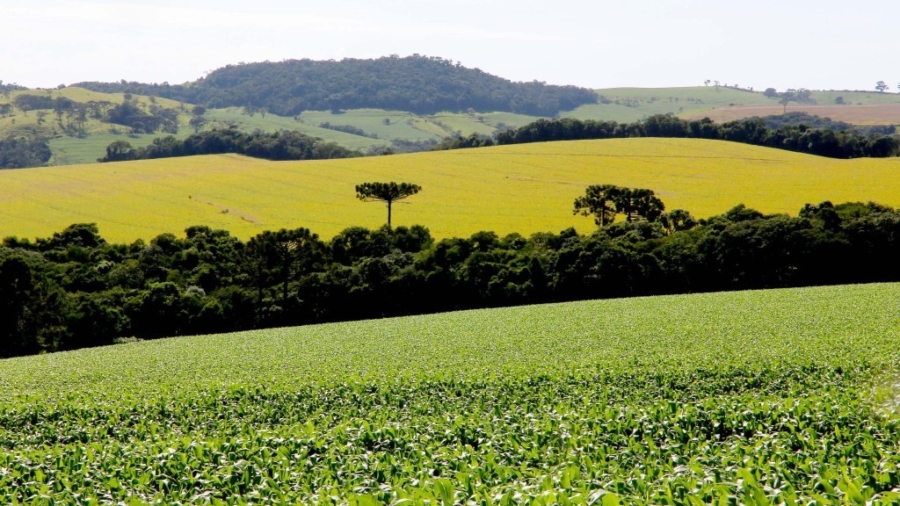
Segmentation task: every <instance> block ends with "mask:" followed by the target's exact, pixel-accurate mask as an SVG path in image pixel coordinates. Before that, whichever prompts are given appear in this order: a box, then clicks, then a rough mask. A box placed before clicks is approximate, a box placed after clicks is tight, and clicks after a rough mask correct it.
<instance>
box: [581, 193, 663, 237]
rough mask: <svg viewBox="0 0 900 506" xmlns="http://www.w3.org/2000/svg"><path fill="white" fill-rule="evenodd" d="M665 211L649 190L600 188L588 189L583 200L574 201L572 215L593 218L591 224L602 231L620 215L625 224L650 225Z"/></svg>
mask: <svg viewBox="0 0 900 506" xmlns="http://www.w3.org/2000/svg"><path fill="white" fill-rule="evenodd" d="M665 210H666V206H665V204H663V202H662V200H660V199H659V198H657V197H656V195H655V194H654V193H653V190H647V189H643V188H633V189H632V188H623V187H620V186H614V185H611V184H604V185H591V186H588V187H587V189H586V190H585V194H584V196H583V197H578V198H576V199H575V209H574V211H573V212H572V214H581V215H582V216H591V215H593V216H594V223H596V224H597V225H599V226H601V227H603V226H606V225H609V224H612V223H613V222H614V221H615V219H616V216H617V215H619V214H624V215H625V221H628V222H632V221H640V220H647V221H649V222H654V221H656V220H657V219H658V218H659V217H660V216H661V215H662V214H663V211H665Z"/></svg>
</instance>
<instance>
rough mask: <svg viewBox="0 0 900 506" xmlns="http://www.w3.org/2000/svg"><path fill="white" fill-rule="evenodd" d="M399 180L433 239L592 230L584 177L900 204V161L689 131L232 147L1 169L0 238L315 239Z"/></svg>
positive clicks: (715, 196) (672, 188)
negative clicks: (343, 154)
mask: <svg viewBox="0 0 900 506" xmlns="http://www.w3.org/2000/svg"><path fill="white" fill-rule="evenodd" d="M390 180H395V181H406V182H412V183H416V184H419V185H422V186H423V190H422V192H421V193H420V194H419V195H416V196H415V197H412V198H410V199H408V200H407V201H404V203H403V204H398V205H396V206H395V208H394V224H395V225H411V224H422V225H425V226H427V227H429V228H430V229H431V231H432V233H433V234H434V235H435V236H436V237H450V236H469V235H471V234H472V233H474V232H477V231H480V230H492V231H495V232H497V233H499V234H501V235H503V234H507V233H511V232H519V233H523V234H526V235H527V234H530V233H533V232H538V231H559V230H562V229H564V228H567V227H576V228H577V229H578V230H579V231H582V232H587V231H589V230H591V229H592V228H593V224H592V222H591V221H590V219H588V218H584V217H581V216H573V215H572V211H571V209H572V202H573V200H574V199H575V197H577V196H579V195H580V194H582V193H583V190H584V188H585V187H586V186H587V185H591V184H604V183H609V184H615V185H619V186H628V187H639V188H650V189H653V190H654V191H656V192H657V194H659V195H660V196H661V198H662V199H663V201H664V202H665V203H666V205H667V207H668V208H669V209H676V208H682V209H687V210H689V211H690V212H692V213H693V214H694V215H695V216H698V217H706V216H711V215H714V214H719V213H722V212H724V211H726V210H727V209H729V208H731V207H732V206H734V205H736V204H738V203H744V204H746V205H747V206H750V207H753V208H757V209H759V210H761V211H764V212H767V213H774V212H780V213H790V214H796V213H797V212H798V210H799V209H800V207H801V206H802V205H803V204H805V203H817V202H821V201H823V200H832V201H834V202H845V201H876V202H878V203H882V204H886V205H891V206H897V205H900V159H897V158H892V159H856V160H835V159H827V158H819V157H814V156H809V155H802V154H797V153H791V152H787V151H781V150H774V149H767V148H759V147H753V146H747V145H743V144H735V143H728V142H721V141H707V140H697V139H693V140H691V139H680V140H674V139H612V140H602V141H575V142H553V143H540V144H526V145H513V146H497V147H492V148H481V149H469V150H455V151H442V152H428V153H416V154H409V155H394V156H381V157H366V158H356V159H344V160H327V161H326V160H317V161H305V162H269V161H264V160H257V159H252V158H245V157H239V156H234V155H218V156H201V157H190V158H172V159H163V160H144V161H136V162H124V163H110V164H89V165H79V166H72V167H65V168H62V167H47V168H35V169H29V170H20V171H3V172H0V216H3V220H2V221H0V235H2V236H10V235H15V236H20V237H35V236H41V237H44V236H48V235H49V234H51V233H53V232H56V231H59V230H61V229H63V228H64V227H66V226H68V225H70V224H72V223H84V222H95V223H97V224H99V227H100V231H101V233H102V234H103V236H104V237H106V238H108V239H110V240H112V241H117V242H122V241H132V240H134V239H137V238H143V239H149V238H152V237H154V236H155V235H157V234H159V233H163V232H173V233H179V232H180V231H182V230H184V229H185V228H186V227H188V226H191V225H208V226H211V227H213V228H222V229H226V230H229V231H231V232H232V233H234V234H235V235H237V236H238V237H241V238H248V237H250V236H252V235H255V234H257V233H259V232H261V231H264V230H274V229H279V228H282V227H286V228H294V227H301V226H303V227H307V228H309V229H311V230H312V231H313V232H316V233H318V234H320V235H322V236H323V237H330V236H332V235H334V234H335V233H337V232H339V231H341V230H342V229H344V228H346V227H349V226H354V225H359V226H365V227H370V228H375V227H378V226H380V225H382V224H383V223H384V221H385V215H386V213H385V210H384V207H383V206H382V205H380V204H373V203H362V202H360V201H358V200H356V198H355V192H354V186H355V185H356V184H359V183H362V182H366V181H390Z"/></svg>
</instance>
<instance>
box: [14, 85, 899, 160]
mask: <svg viewBox="0 0 900 506" xmlns="http://www.w3.org/2000/svg"><path fill="white" fill-rule="evenodd" d="M597 92H598V94H600V95H602V96H604V97H605V98H607V99H609V100H611V101H612V102H613V103H610V104H594V105H585V106H582V107H579V108H578V109H575V110H574V111H567V112H563V113H561V114H560V116H561V117H572V118H577V119H582V120H587V119H594V120H613V121H619V122H632V121H639V120H641V119H643V118H646V117H647V116H650V115H653V114H669V113H671V114H676V115H679V116H682V117H685V118H699V117H703V116H706V115H710V116H712V117H714V118H718V119H719V120H723V121H724V120H732V119H738V118H743V117H747V116H753V115H761V114H778V113H780V112H781V107H780V106H779V105H778V104H777V101H776V100H773V99H769V98H766V97H764V96H763V95H762V94H761V93H758V92H757V93H750V92H746V91H740V90H734V89H731V88H725V87H720V88H718V89H716V88H715V87H714V86H710V87H705V86H697V87H686V88H615V89H603V90H597ZM21 93H30V94H49V95H50V96H53V97H56V96H65V97H67V98H70V99H72V100H75V101H78V102H87V101H91V100H94V101H108V102H112V103H120V102H122V100H124V95H122V94H104V93H96V92H92V91H88V90H85V89H81V88H64V89H62V90H28V91H19V92H14V93H11V94H10V96H9V97H4V96H0V103H4V102H9V101H12V100H13V99H14V98H15V96H16V95H17V94H21ZM838 96H842V97H844V100H845V101H846V102H847V103H848V104H850V105H847V106H844V107H843V108H841V109H840V110H837V111H835V110H831V109H822V111H821V112H819V111H817V110H816V109H815V108H813V109H810V111H809V112H810V113H812V114H816V113H820V114H824V115H830V116H831V117H833V118H834V119H842V120H845V121H849V122H852V123H859V124H891V123H896V122H900V120H898V119H897V113H893V112H889V111H885V110H884V108H883V107H882V108H879V107H878V106H883V105H887V104H892V105H898V104H900V95H898V94H895V93H877V92H829V91H816V92H814V93H813V98H814V99H815V100H816V101H818V103H819V104H820V105H823V106H827V105H833V104H834V99H835V98H836V97H838ZM135 100H137V101H138V102H140V103H143V104H145V105H147V106H149V104H150V99H149V98H148V97H142V96H135ZM157 103H158V104H159V105H161V106H164V107H170V108H175V109H179V110H181V109H182V105H183V107H184V111H185V112H184V113H182V115H181V118H180V121H181V123H182V125H181V129H180V131H179V133H178V134H177V135H176V137H178V138H184V137H187V136H188V135H189V134H190V133H191V132H192V130H191V129H190V127H189V126H188V120H189V119H190V109H191V107H192V106H191V104H180V103H178V102H175V101H172V100H167V99H157ZM856 104H860V105H861V106H862V107H858V106H857V105H856ZM766 106H768V108H766ZM760 107H762V108H760ZM745 108H746V109H745ZM790 108H791V109H792V110H799V109H800V108H801V106H798V105H796V104H793V105H791V106H790ZM48 112H49V111H48ZM14 114H15V115H14V116H11V117H7V118H0V136H3V135H6V134H10V133H16V132H22V131H23V130H31V129H35V128H38V129H39V130H41V131H42V132H44V133H45V134H46V135H48V136H50V137H53V139H52V141H51V142H50V147H51V149H52V150H53V159H51V161H50V165H68V164H77V163H90V162H93V161H94V160H96V159H97V158H99V157H101V156H103V154H104V153H105V149H106V146H108V145H109V144H110V143H111V142H113V141H115V140H126V141H128V142H130V143H131V144H132V145H134V146H143V145H146V144H149V143H150V142H151V141H152V140H153V139H154V138H156V137H160V136H163V135H165V134H162V133H159V134H150V135H140V136H137V137H127V136H125V135H124V133H112V132H115V131H117V130H118V131H120V132H124V131H126V130H127V129H126V128H124V127H116V126H114V125H110V124H107V123H102V122H100V121H98V120H94V119H91V120H89V121H88V123H87V126H86V131H87V133H88V135H87V136H86V137H84V138H75V137H67V136H65V135H64V134H63V131H64V130H63V128H62V126H61V125H58V124H57V121H56V117H55V116H54V115H53V114H52V112H50V113H49V114H47V116H46V117H45V119H44V124H43V125H37V112H36V111H31V112H29V113H28V114H27V115H25V114H23V113H22V112H21V111H18V110H16V111H15V113H14ZM206 118H207V120H208V124H207V126H206V127H205V128H206V129H210V128H217V127H227V126H229V125H235V126H237V127H238V128H239V129H241V130H243V131H247V132H252V131H255V130H263V131H267V132H274V131H277V130H298V131H300V132H302V133H304V134H307V135H312V136H315V137H320V138H322V139H324V140H326V141H330V142H336V143H338V144H340V145H342V146H346V147H348V148H351V149H358V150H361V151H364V152H365V151H367V150H369V149H371V148H373V147H376V146H389V145H390V144H391V141H392V140H394V139H402V140H409V141H426V140H441V139H443V138H444V137H446V136H448V135H453V134H456V133H460V134H462V135H468V134H470V133H472V132H475V133H479V134H482V135H491V134H492V133H493V132H494V131H495V130H496V129H497V128H500V127H504V126H508V127H519V126H522V125H525V124H527V123H530V122H532V121H534V120H536V119H538V118H537V117H534V116H526V115H521V114H512V113H500V112H487V113H485V112H476V113H474V114H465V113H440V114H436V115H433V116H418V115H415V114H412V113H407V112H403V111H385V110H380V109H360V110H351V111H344V112H342V113H339V114H333V113H331V112H330V111H307V112H304V113H303V114H301V115H300V116H299V120H298V119H294V118H285V117H280V116H276V115H273V114H267V115H266V116H265V117H262V116H261V115H259V114H256V115H254V116H249V115H246V114H243V113H242V110H241V109H240V108H227V109H212V110H209V111H208V112H207V114H206ZM385 119H388V120H389V123H390V124H385V123H384V120H385ZM63 121H65V120H63ZM324 122H328V123H331V124H333V125H350V126H354V127H357V128H361V129H362V130H364V131H365V133H366V134H374V135H375V136H377V138H371V137H365V136H359V135H352V134H347V133H343V132H338V131H334V130H330V129H325V128H320V127H319V125H320V124H321V123H324Z"/></svg>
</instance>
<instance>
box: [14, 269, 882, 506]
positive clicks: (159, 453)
mask: <svg viewBox="0 0 900 506" xmlns="http://www.w3.org/2000/svg"><path fill="white" fill-rule="evenodd" d="M898 300H900V284H874V285H854V286H842V287H825V288H805V289H790V290H770V291H756V292H730V293H717V294H704V295H684V296H666V297H651V298H634V299H622V300H605V301H586V302H576V303H566V304H550V305H541V306H527V307H518V308H505V309H492V310H478V311H466V312H458V313H446V314H438V315H427V316H416V317H407V318H394V319H385V320H373V321H362V322H350V323H339V324H328V325H316V326H308V327H300V328H290V329H274V330H266V331H254V332H244V333H236V334H226V335H215V336H197V337H185V338H173V339H165V340H159V341H146V342H139V343H133V344H127V345H117V346H111V347H105V348H96V349H89V350H79V351H75V352H67V353H57V354H51V355H43V356H33V357H26V358H20V359H11V360H5V361H0V385H2V386H3V389H2V390H0V448H2V450H0V469H2V471H0V501H2V502H4V503H12V502H15V501H18V502H28V503H31V502H33V501H38V503H47V502H50V501H56V502H57V503H66V502H73V501H78V502H80V503H82V504H87V503H90V504H93V503H95V502H96V503H99V502H123V503H125V504H148V503H159V502H163V503H172V502H175V501H179V502H181V503H183V504H195V503H196V504H241V503H247V502H252V503H255V504H282V503H304V504H366V505H370V504H371V505H375V504H400V503H401V501H404V500H405V503H406V504H429V503H430V504H469V503H474V504H619V503H620V502H623V503H628V504H701V503H704V504H708V503H718V502H720V501H722V502H724V503H729V504H734V503H740V504H769V503H774V504H778V503H786V504H801V503H802V504H806V503H808V502H810V501H816V502H817V503H826V501H827V502H830V503H865V502H871V503H875V502H879V501H881V502H884V503H888V502H890V501H895V500H898V499H900V496H898V494H897V490H900V489H898V487H900V471H898V465H900V455H898V451H897V447H898V445H900V421H898V418H897V417H896V416H893V415H890V414H887V415H886V414H885V412H884V410H883V409H882V407H883V406H884V405H885V403H884V400H885V399H884V398H883V395H882V396H881V397H879V395H875V394H873V392H875V393H877V394H882V393H883V392H885V389H884V387H885V386H889V385H892V384H894V383H895V382H896V375H897V374H898V373H900V351H898V349H900V348H898V347H897V342H898V339H900V325H898V323H900V312H898V310H900V306H898V302H897V301H898ZM88 501H93V502H88ZM217 501H218V502H217Z"/></svg>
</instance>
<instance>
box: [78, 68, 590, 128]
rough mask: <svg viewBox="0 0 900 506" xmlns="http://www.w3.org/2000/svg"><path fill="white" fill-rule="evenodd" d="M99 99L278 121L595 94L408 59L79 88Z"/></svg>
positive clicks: (535, 106)
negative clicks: (118, 97)
mask: <svg viewBox="0 0 900 506" xmlns="http://www.w3.org/2000/svg"><path fill="white" fill-rule="evenodd" d="M73 86H79V87H82V88H87V89H90V90H94V91H99V92H103V93H126V92H130V93H137V94H141V95H150V96H159V97H165V98H170V99H174V100H180V101H182V102H188V103H192V104H199V105H203V106H206V107H212V108H223V107H254V108H260V109H262V108H264V109H266V110H268V111H269V112H271V113H273V114H278V115H280V116H296V115H298V114H300V113H301V112H303V111H321V110H332V111H340V110H342V109H361V108H377V109H391V110H402V111H410V112H414V113H417V114H434V113H438V112H441V111H453V112H463V111H466V110H468V109H470V108H471V109H475V110H478V111H505V112H514V113H520V114H530V115H534V116H554V115H556V114H557V113H559V112H560V111H567V110H571V109H575V108H576V107H578V106H580V105H583V104H593V103H596V102H597V95H596V93H594V91H593V90H589V89H586V88H578V87H575V86H553V85H547V84H545V83H542V82H536V81H535V82H512V81H509V80H507V79H503V78H500V77H497V76H494V75H491V74H488V73H486V72H484V71H482V70H480V69H470V68H466V67H463V66H462V65H461V64H459V63H454V62H453V61H451V60H445V59H442V58H437V57H428V56H421V55H413V56H409V57H405V58H400V57H397V56H390V57H384V58H377V59H351V58H347V59H344V60H341V61H333V60H329V61H314V60H308V59H304V60H285V61H282V62H260V63H241V64H238V65H228V66H226V67H223V68H220V69H217V70H215V71H213V72H210V73H209V74H208V75H207V76H206V77H204V78H202V79H199V80H198V81H196V82H193V83H190V84H189V85H169V84H168V83H163V84H143V83H137V82H126V81H122V82H119V83H99V82H83V83H77V84H74V85H73Z"/></svg>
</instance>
